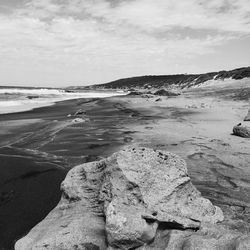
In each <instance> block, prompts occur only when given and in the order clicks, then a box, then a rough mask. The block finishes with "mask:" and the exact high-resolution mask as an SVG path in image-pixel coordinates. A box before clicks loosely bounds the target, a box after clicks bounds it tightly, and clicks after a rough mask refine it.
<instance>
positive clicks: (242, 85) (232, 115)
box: [113, 81, 250, 232]
mask: <svg viewBox="0 0 250 250" xmlns="http://www.w3.org/2000/svg"><path fill="white" fill-rule="evenodd" d="M249 87H250V84H249V82H247V81H242V82H240V81H239V82H238V84H236V83H235V82H232V84H230V83H229V84H221V85H219V86H212V87H209V86H208V87H205V88H197V89H189V90H185V91H183V94H182V95H180V96H177V97H172V98H168V97H161V100H160V101H156V100H157V99H158V98H157V97H153V98H141V97H136V96H134V97H130V98H127V97H124V98H122V100H123V101H124V105H125V106H127V107H131V108H134V109H136V110H137V111H138V112H139V113H140V114H141V115H142V116H143V117H147V119H146V120H145V119H144V120H143V121H141V123H140V124H139V125H137V126H134V125H132V126H131V128H130V129H131V130H133V131H135V133H134V135H133V139H134V141H133V142H134V143H135V144H137V145H142V146H147V147H152V148H154V149H161V150H166V151H170V152H172V153H176V154H177V155H179V156H181V157H182V158H183V159H184V160H185V161H186V162H187V166H188V172H189V175H190V177H191V179H192V182H193V184H194V185H195V186H196V188H197V189H198V190H199V191H200V192H201V193H202V195H203V196H204V197H206V198H209V199H210V200H211V201H212V202H213V203H214V204H216V205H217V206H219V207H220V208H222V210H223V212H224V214H225V221H224V223H226V224H229V225H231V227H232V228H237V229H238V230H240V231H242V232H249V229H250V227H249V215H250V195H249V193H250V192H249V191H250V168H249V166H250V153H249V152H250V144H249V142H250V141H249V139H247V138H241V137H238V136H235V135H233V134H232V128H233V126H235V125H236V124H238V123H243V124H245V125H248V126H249V124H248V123H247V122H245V123H244V122H242V121H243V119H244V117H245V116H246V114H247V112H248V109H249V99H248V98H249V96H250V95H249V90H250V88H249ZM113 99H115V98H113ZM149 121H150V122H149Z"/></svg>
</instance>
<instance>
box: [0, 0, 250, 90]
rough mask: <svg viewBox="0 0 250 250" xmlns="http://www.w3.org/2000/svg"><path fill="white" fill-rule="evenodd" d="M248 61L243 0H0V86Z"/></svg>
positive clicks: (249, 16) (249, 21)
mask: <svg viewBox="0 0 250 250" xmlns="http://www.w3.org/2000/svg"><path fill="white" fill-rule="evenodd" d="M244 66H250V1H249V0H182V1H181V0H0V85H25V86H49V87H64V86H69V85H90V84H98V83H104V82H108V81H111V80H116V79H119V78H124V77H132V76H139V75H163V74H178V73H202V72H210V71H218V70H229V69H234V68H238V67H244Z"/></svg>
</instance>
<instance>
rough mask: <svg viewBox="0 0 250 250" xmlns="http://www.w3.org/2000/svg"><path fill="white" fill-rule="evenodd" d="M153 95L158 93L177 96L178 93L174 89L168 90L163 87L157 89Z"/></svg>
mask: <svg viewBox="0 0 250 250" xmlns="http://www.w3.org/2000/svg"><path fill="white" fill-rule="evenodd" d="M154 95H158V96H169V97H170V96H178V95H180V93H179V92H176V91H170V90H165V89H160V90H157V91H156V92H155V93H154Z"/></svg>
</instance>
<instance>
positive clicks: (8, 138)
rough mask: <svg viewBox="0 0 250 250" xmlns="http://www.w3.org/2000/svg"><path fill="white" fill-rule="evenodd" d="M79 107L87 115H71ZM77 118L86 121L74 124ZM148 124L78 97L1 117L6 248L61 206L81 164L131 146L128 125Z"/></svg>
mask: <svg viewBox="0 0 250 250" xmlns="http://www.w3.org/2000/svg"><path fill="white" fill-rule="evenodd" d="M79 109H82V110H84V112H85V113H86V114H84V115H78V116H76V117H75V116H71V117H69V114H71V115H73V114H75V113H76V111H78V110H79ZM75 118H81V119H84V121H85V122H80V123H73V122H72V120H73V119H75ZM141 119H142V120H143V119H144V118H143V117H140V115H139V114H136V115H135V114H134V112H133V110H129V109H126V108H125V107H121V106H120V104H119V103H118V102H110V101H108V99H77V100H70V101H63V102H59V103H57V104H56V105H54V106H50V107H43V108H38V109H34V110H31V111H27V112H22V113H15V114H14V113H12V114H2V115H0V127H1V133H0V162H1V163H0V176H1V178H0V249H12V247H13V243H14V242H15V240H17V239H18V238H20V237H21V236H23V235H24V234H26V233H27V232H28V231H29V230H30V229H31V228H32V227H33V226H34V225H36V224H37V223H38V222H39V221H41V220H42V219H43V218H44V217H45V216H46V215H47V214H48V213H49V212H50V211H51V210H52V209H53V208H54V207H55V206H56V205H57V203H58V201H59V199H60V196H61V192H60V183H61V182H62V180H63V179H64V177H65V175H66V173H67V171H68V170H69V169H70V168H72V167H73V166H75V165H78V164H81V163H84V162H88V161H93V160H95V159H99V158H101V157H105V156H107V155H110V154H111V153H113V152H115V151H117V150H118V149H119V147H121V146H123V145H124V144H126V143H130V142H131V137H130V134H131V131H129V130H128V129H127V124H133V123H137V122H138V120H141Z"/></svg>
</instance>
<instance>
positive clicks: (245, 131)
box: [233, 124, 250, 138]
mask: <svg viewBox="0 0 250 250" xmlns="http://www.w3.org/2000/svg"><path fill="white" fill-rule="evenodd" d="M233 134H234V135H237V136H240V137H244V138H250V127H247V126H242V125H241V124H240V125H239V124H238V125H237V126H234V127H233Z"/></svg>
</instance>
